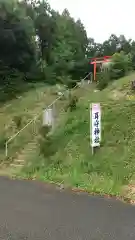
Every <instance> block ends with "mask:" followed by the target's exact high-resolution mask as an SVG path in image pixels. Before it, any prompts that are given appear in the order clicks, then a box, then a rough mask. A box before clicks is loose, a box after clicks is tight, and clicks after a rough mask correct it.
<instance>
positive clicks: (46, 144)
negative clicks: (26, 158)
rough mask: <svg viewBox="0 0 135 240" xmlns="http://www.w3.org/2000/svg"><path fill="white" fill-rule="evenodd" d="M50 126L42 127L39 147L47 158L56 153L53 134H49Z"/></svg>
mask: <svg viewBox="0 0 135 240" xmlns="http://www.w3.org/2000/svg"><path fill="white" fill-rule="evenodd" d="M49 132H50V127H49V126H43V127H41V129H40V131H39V134H40V136H39V149H40V153H41V155H43V156H44V157H46V158H49V157H50V156H52V155H53V154H55V152H56V150H55V147H54V143H53V139H52V137H51V135H49Z"/></svg>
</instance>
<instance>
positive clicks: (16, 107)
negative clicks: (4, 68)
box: [0, 84, 56, 162]
mask: <svg viewBox="0 0 135 240" xmlns="http://www.w3.org/2000/svg"><path fill="white" fill-rule="evenodd" d="M55 98H56V96H55V95H54V88H53V87H52V88H50V87H48V86H46V85H44V84H39V85H36V86H35V88H33V89H32V90H30V91H28V92H26V93H24V94H23V95H22V96H20V97H18V98H17V99H14V100H12V101H9V102H7V103H6V104H4V105H3V106H2V107H1V108H0V126H1V127H0V162H1V161H3V160H5V152H4V150H5V141H6V140H7V139H9V138H10V137H11V136H12V135H14V134H16V133H17V132H18V131H19V130H20V129H18V128H17V127H16V124H15V122H14V121H13V119H14V117H15V116H19V117H20V118H21V120H22V125H21V126H20V128H22V127H24V126H25V125H26V124H27V123H28V122H29V121H30V120H31V119H32V118H34V116H35V115H37V114H39V113H42V110H43V109H44V108H45V107H46V106H47V105H48V104H50V103H51V102H52V100H53V99H55ZM35 126H36V124H35V125H33V124H30V125H29V127H27V128H26V130H24V131H23V132H22V133H21V134H20V135H18V136H17V137H16V138H15V139H14V140H13V141H12V142H11V143H10V144H9V146H8V156H9V157H13V156H14V155H15V153H16V152H17V151H18V150H19V149H22V148H23V147H24V145H25V144H27V143H28V142H30V141H31V140H32V139H33V136H34V135H35V134H36V131H35V129H34V127H35Z"/></svg>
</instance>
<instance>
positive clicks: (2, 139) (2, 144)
mask: <svg viewBox="0 0 135 240" xmlns="http://www.w3.org/2000/svg"><path fill="white" fill-rule="evenodd" d="M6 141H7V137H6V136H5V134H4V135H2V136H1V137H0V149H2V150H3V149H4V148H5V144H6Z"/></svg>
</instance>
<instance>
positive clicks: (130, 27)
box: [48, 0, 135, 43]
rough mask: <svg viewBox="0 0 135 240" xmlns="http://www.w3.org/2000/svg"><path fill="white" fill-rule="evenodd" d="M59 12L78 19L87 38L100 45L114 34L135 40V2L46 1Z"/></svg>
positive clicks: (115, 0)
mask: <svg viewBox="0 0 135 240" xmlns="http://www.w3.org/2000/svg"><path fill="white" fill-rule="evenodd" d="M48 2H49V3H50V5H51V7H52V8H53V9H55V10H58V11H59V12H62V11H63V9H65V8H67V9H68V10H69V12H70V14H71V16H72V17H74V18H75V19H78V18H80V19H81V21H82V22H83V24H84V26H85V28H86V31H87V34H88V37H90V38H94V39H95V41H96V42H100V43H102V42H103V41H104V40H106V39H108V38H109V36H110V35H111V34H112V33H114V34H116V35H118V36H119V35H121V34H123V35H125V37H126V38H127V39H128V38H132V39H134V40H135V29H134V23H135V0H125V1H124V0H48Z"/></svg>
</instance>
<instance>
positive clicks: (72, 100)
mask: <svg viewBox="0 0 135 240" xmlns="http://www.w3.org/2000/svg"><path fill="white" fill-rule="evenodd" d="M77 102H78V98H77V97H76V96H72V97H71V98H70V100H69V103H68V105H67V106H66V109H65V110H66V111H67V110H68V109H69V110H70V112H72V111H73V110H75V109H76V105H77Z"/></svg>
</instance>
